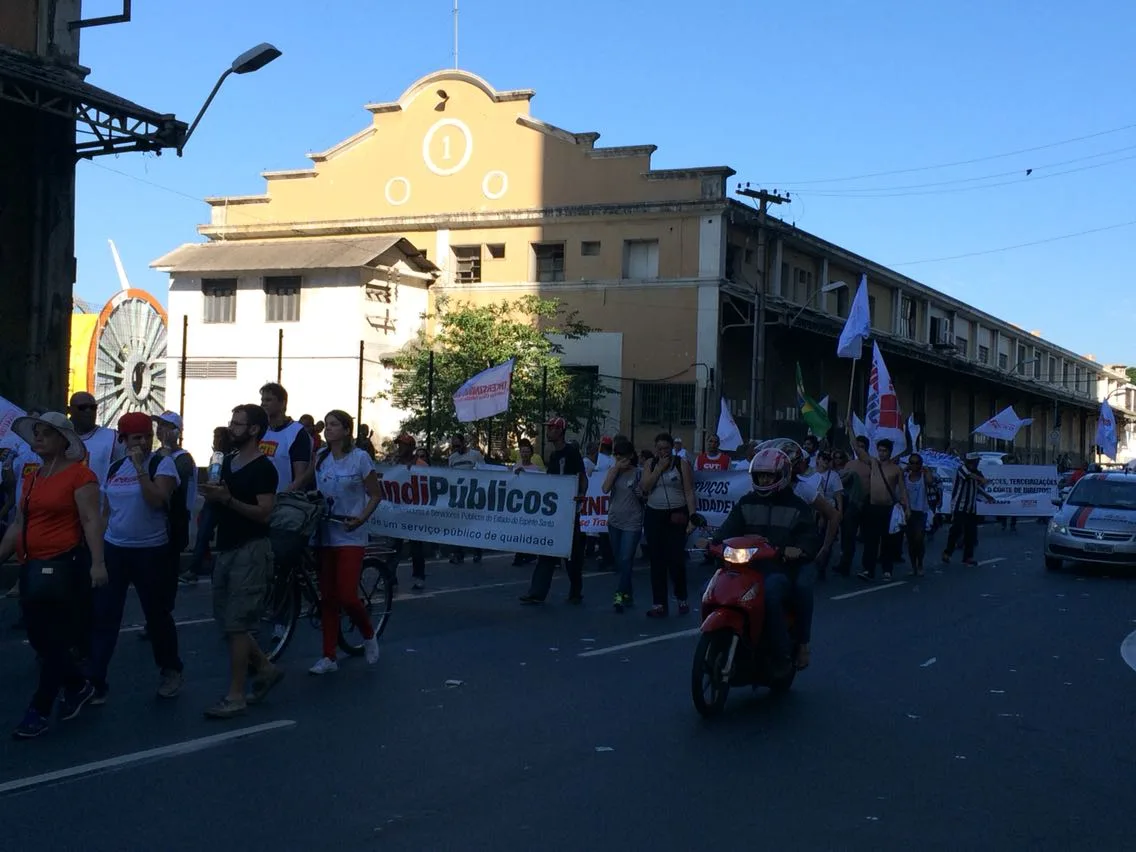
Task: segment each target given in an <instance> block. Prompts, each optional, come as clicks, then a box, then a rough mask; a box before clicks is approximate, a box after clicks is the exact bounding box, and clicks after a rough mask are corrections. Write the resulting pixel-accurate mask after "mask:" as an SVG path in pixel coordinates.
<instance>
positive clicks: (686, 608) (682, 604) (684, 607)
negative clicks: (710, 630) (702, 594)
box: [678, 601, 690, 615]
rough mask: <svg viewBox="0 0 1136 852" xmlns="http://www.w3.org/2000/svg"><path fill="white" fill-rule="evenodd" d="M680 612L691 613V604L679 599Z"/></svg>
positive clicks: (680, 613)
mask: <svg viewBox="0 0 1136 852" xmlns="http://www.w3.org/2000/svg"><path fill="white" fill-rule="evenodd" d="M678 614H679V615H689V614H690V604H688V603H687V602H686V601H679V602H678Z"/></svg>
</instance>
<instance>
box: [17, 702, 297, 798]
mask: <svg viewBox="0 0 1136 852" xmlns="http://www.w3.org/2000/svg"><path fill="white" fill-rule="evenodd" d="M295 724H296V723H295V722H294V721H293V720H291V719H282V720H280V721H278V722H266V723H264V724H263V725H253V726H252V727H249V728H238V729H237V730H235V731H226V732H225V733H223V734H213V735H212V736H208V737H198V738H197V739H194V740H185V741H183V742H180V743H174V744H173V745H168V746H160V747H158V748H151V749H146V751H136V752H133V753H132V754H120V755H119V756H118V757H112V758H109V759H107V760H98V761H95V762H94V763H82V764H80V765H78V766H71V767H68V768H67V769H59V770H56V771H55V772H45V773H43V774H42V775H32V776H30V777H28V778H17V779H16V780H15V781H6V782H5V783H3V784H0V796H4V795H8V794H10V793H20V792H23V791H24V790H30V789H32V788H34V787H42V786H44V785H45V784H53V783H55V782H57V781H70V780H72V779H75V778H82V777H83V776H85V775H94V774H95V773H97V772H107V771H113V770H116V769H122V768H123V767H126V766H132V765H134V764H137V763H149V762H152V761H155V760H164V759H165V758H167V757H181V756H182V755H186V754H192V753H194V752H197V751H204V750H205V749H208V748H213V747H215V746H219V745H224V744H225V743H228V742H232V741H233V740H241V739H245V738H247V737H252V736H256V735H257V734H264V733H267V732H268V731H275V730H279V729H281V728H291V727H294V726H295Z"/></svg>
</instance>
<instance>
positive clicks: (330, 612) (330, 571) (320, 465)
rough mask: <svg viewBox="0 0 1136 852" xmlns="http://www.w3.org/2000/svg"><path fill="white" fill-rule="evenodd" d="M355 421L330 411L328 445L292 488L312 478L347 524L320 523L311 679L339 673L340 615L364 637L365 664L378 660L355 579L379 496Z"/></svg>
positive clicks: (326, 427)
mask: <svg viewBox="0 0 1136 852" xmlns="http://www.w3.org/2000/svg"><path fill="white" fill-rule="evenodd" d="M354 425H355V424H354V422H353V421H352V419H351V415H350V414H348V413H347V412H345V411H329V412H328V413H327V416H326V417H325V418H324V439H325V440H326V441H327V446H326V447H324V448H323V449H321V450H320V452H319V454H318V455H317V456H316V463H315V465H314V466H313V467H311V468H309V469H308V472H307V473H306V474H304V476H303V477H302V478H301V479H300V480H299V481H298V482H296V483H294V484H293V486H292V488H293V489H295V490H303V489H304V488H307V487H308V485H309V484H310V483H311V481H312V478H313V476H314V478H315V481H316V487H317V488H318V489H319V491H320V493H321V494H323V496H324V498H325V499H326V500H327V501H328V505H329V508H330V513H331V514H333V515H337V516H346V517H347V518H348V520H347V521H324V522H323V524H322V529H321V530H320V544H321V549H320V578H319V580H320V598H321V605H320V623H321V624H322V625H323V656H322V657H320V658H319V660H317V661H316V664H315V665H314V666H312V667H311V668H310V669H308V671H309V672H311V673H312V674H315V675H322V674H330V673H331V672H334V671H338V669H339V663H337V662H336V661H335V655H336V639H337V637H338V635H339V613H340V610H342V611H343V612H345V613H347V615H348V616H350V618H351V621H352V622H354V624H355V626H356V627H357V628H358V629H359V632H360V633H361V634H362V636H363V649H364V653H365V655H366V659H367V662H368V663H371V664H374V663H376V662H378V659H379V643H378V640H377V639H376V638H375V629H374V627H372V626H371V619H370V618H369V617H368V616H367V610H366V609H364V607H363V604H362V602H361V601H360V600H359V575H360V574H361V573H362V571H363V548H364V546H365V545H366V544H367V532H366V530H364V529H363V524H364V523H365V522H366V520H367V518H369V517H371V513H372V512H374V511H375V507H376V506H378V505H379V500H380V499H381V494H382V492H381V491H380V490H379V478H378V475H377V474H376V473H375V465H374V462H372V461H371V457H370V456H369V455H367V453H365V452H364V451H363V450H360V449H358V448H356V446H355V438H354V435H353V431H354Z"/></svg>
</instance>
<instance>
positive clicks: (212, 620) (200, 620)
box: [118, 618, 217, 633]
mask: <svg viewBox="0 0 1136 852" xmlns="http://www.w3.org/2000/svg"><path fill="white" fill-rule="evenodd" d="M216 621H217V619H215V618H187V619H186V620H185V621H175V622H174V626H175V627H189V626H191V625H194V624H213V623H215V622H216ZM145 629H146V625H145V624H134V625H131V626H130V627H123V628H122V629H121V630H119V631H118V632H119V633H141V632H142V631H143V630H145Z"/></svg>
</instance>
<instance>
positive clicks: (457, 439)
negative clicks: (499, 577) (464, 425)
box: [449, 435, 485, 565]
mask: <svg viewBox="0 0 1136 852" xmlns="http://www.w3.org/2000/svg"><path fill="white" fill-rule="evenodd" d="M484 463H485V458H484V456H482V455H481V453H480V452H479V451H478V450H476V449H472V448H471V447H470V446H469V441H468V440H467V439H466V436H465V435H454V436H452V437H451V438H450V460H449V465H450V467H452V468H455V469H457V470H474V469H475V468H476V467H477V466H478V465H481V464H484ZM473 561H474V562H480V561H481V551H480V550H478V549H477V548H473ZM462 562H465V548H464V547H458V546H456V545H455V546H454V548H453V552H452V553H451V554H450V563H451V564H453V565H460V564H461V563H462Z"/></svg>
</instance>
